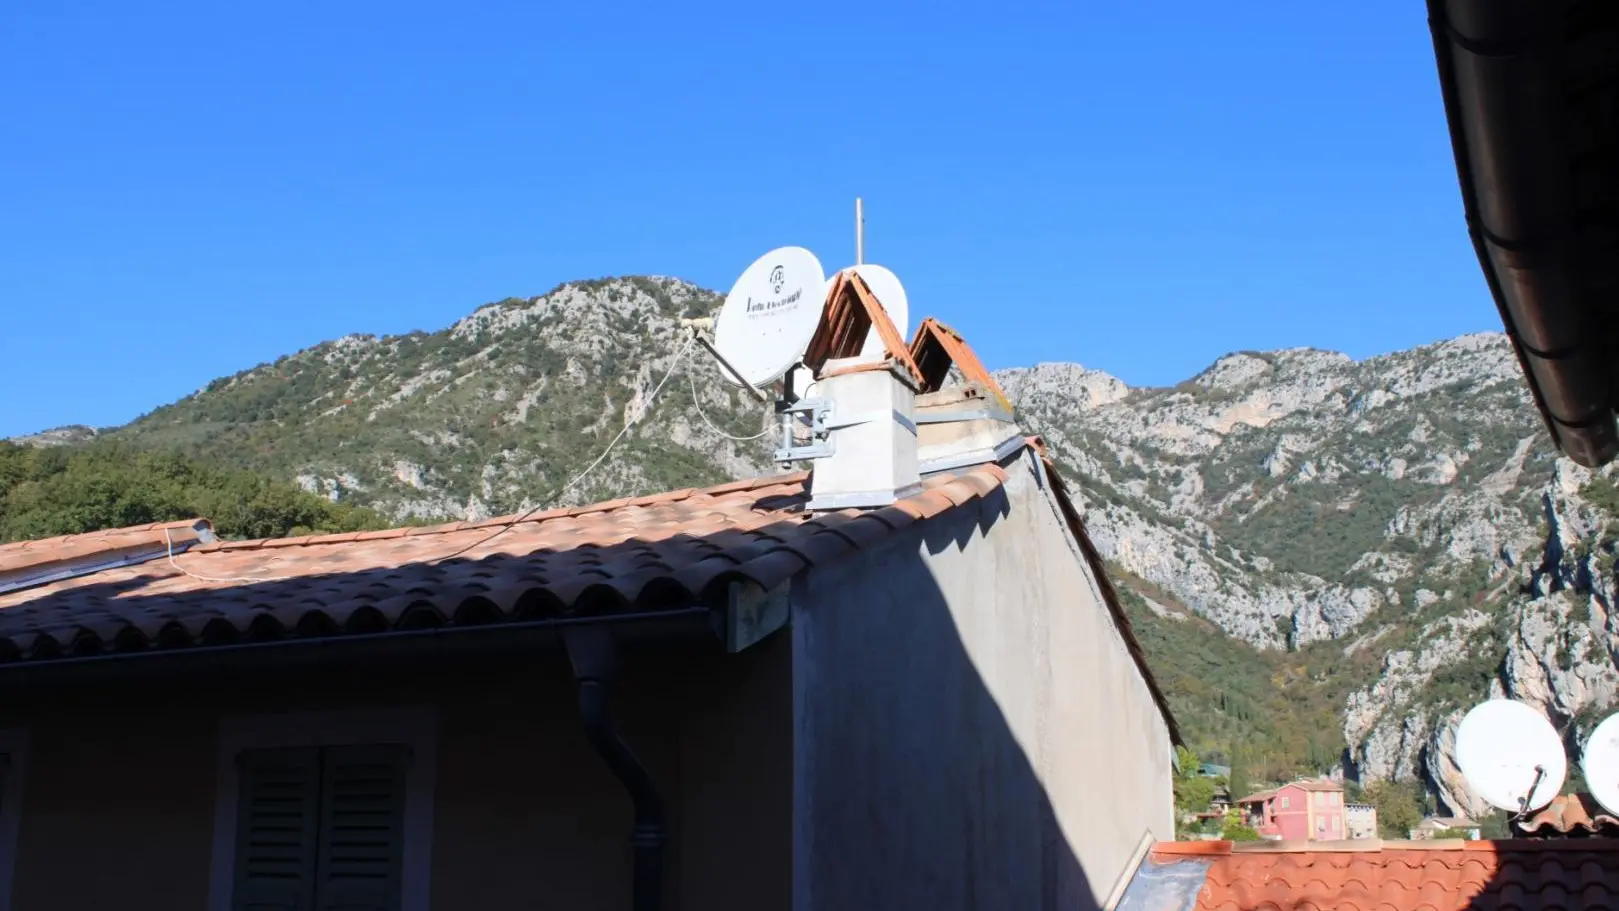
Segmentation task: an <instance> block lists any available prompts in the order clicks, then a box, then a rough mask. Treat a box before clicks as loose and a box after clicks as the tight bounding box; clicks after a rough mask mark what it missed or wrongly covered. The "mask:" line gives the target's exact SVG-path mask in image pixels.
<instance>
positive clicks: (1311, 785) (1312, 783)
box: [1276, 778, 1344, 794]
mask: <svg viewBox="0 0 1619 911" xmlns="http://www.w3.org/2000/svg"><path fill="white" fill-rule="evenodd" d="M1282 788H1298V789H1299V790H1300V791H1325V792H1327V793H1330V794H1335V793H1337V792H1339V791H1342V790H1343V789H1344V786H1343V785H1341V784H1339V783H1338V782H1336V781H1328V780H1326V779H1322V778H1308V779H1305V780H1303V781H1290V782H1288V783H1287V784H1284V785H1282ZM1282 788H1277V789H1276V790H1278V791H1280V790H1281V789H1282Z"/></svg>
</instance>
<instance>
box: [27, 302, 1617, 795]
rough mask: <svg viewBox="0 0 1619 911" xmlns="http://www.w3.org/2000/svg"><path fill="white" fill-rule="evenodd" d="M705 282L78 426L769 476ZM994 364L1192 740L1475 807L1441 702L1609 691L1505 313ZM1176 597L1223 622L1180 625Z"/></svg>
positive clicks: (1564, 709)
mask: <svg viewBox="0 0 1619 911" xmlns="http://www.w3.org/2000/svg"><path fill="white" fill-rule="evenodd" d="M719 302H720V297H719V295H717V294H716V293H714V292H712V291H708V290H706V289H702V288H699V287H697V286H695V285H691V284H689V283H686V282H682V281H680V280H678V279H673V278H668V277H644V276H643V277H629V278H613V279H598V280H592V281H588V282H572V283H565V284H563V285H561V286H558V287H557V288H555V289H553V290H552V291H551V292H548V293H547V294H544V295H537V296H534V297H528V298H508V299H505V300H502V301H497V302H493V303H490V304H486V305H483V306H481V307H478V308H477V309H475V310H474V311H472V312H471V313H469V314H468V315H467V316H466V317H463V318H462V319H460V320H457V321H456V322H455V323H454V324H452V325H451V326H449V327H446V328H444V329H441V330H438V331H436V332H414V333H409V334H406V335H399V336H380V337H379V336H370V335H357V334H356V335H348V336H344V337H343V338H340V339H335V340H332V341H329V342H323V343H321V344H319V345H315V346H312V347H310V348H306V349H304V350H302V351H299V352H295V353H293V354H289V355H286V356H284V357H282V358H279V359H277V360H276V361H274V362H272V363H268V364H262V365H259V366H257V367H254V368H250V369H248V370H244V371H240V372H238V373H237V374H234V375H232V376H230V377H221V378H219V379H217V380H215V381H213V382H212V383H210V384H208V385H207V386H205V387H204V388H203V389H201V390H199V391H198V392H196V393H194V394H192V395H190V396H186V397H185V398H182V399H180V400H178V401H176V402H174V403H171V404H169V405H165V406H162V407H160V408H157V409H154V410H153V411H152V412H151V413H149V414H147V415H144V416H142V417H141V418H138V419H137V420H135V421H133V422H131V423H130V424H127V425H124V426H122V427H118V428H110V429H106V430H104V431H98V432H97V433H96V434H94V435H95V436H98V437H103V436H104V437H110V438H112V439H113V440H116V441H119V442H122V443H127V444H130V445H134V446H139V447H147V448H162V449H177V450H180V451H182V452H185V453H188V454H191V455H195V456H199V457H207V458H212V459H218V460H222V461H224V462H225V463H227V464H230V465H232V466H236V467H241V468H248V469H253V470H256V471H261V472H264V473H265V474H267V475H270V476H273V477H279V478H283V479H286V480H291V481H294V482H296V483H297V484H299V485H300V486H301V487H303V488H304V489H305V490H308V491H311V492H314V493H318V494H320V495H321V496H324V497H327V498H328V499H330V500H334V501H340V502H345V503H352V504H355V505H359V506H364V507H370V508H375V509H378V510H380V511H382V512H384V513H386V514H388V515H391V516H393V517H394V518H395V519H398V520H406V519H425V518H438V517H463V518H482V517H485V516H488V515H492V514H499V513H515V512H519V511H521V510H523V509H527V508H531V507H533V506H535V505H540V504H542V503H548V502H555V503H557V504H564V503H567V504H576V503H582V502H589V501H593V500H604V499H612V498H615V497H618V496H625V495H634V494H641V493H651V492H655V491H658V490H664V489H673V488H678V487H685V486H697V485H701V484H707V483H717V482H721V481H724V480H729V479H731V478H737V477H748V476H752V475H756V474H760V473H765V472H769V471H772V470H774V466H773V463H772V461H771V457H770V456H771V450H772V448H773V445H772V442H771V441H770V440H769V439H768V434H767V435H766V437H767V438H766V439H757V440H747V439H733V437H747V436H751V435H754V434H756V433H757V432H758V431H760V430H761V429H763V424H762V413H761V410H760V409H759V407H758V406H757V404H756V403H753V402H752V401H751V400H748V399H746V398H744V397H743V396H742V395H741V394H739V393H738V392H737V391H735V390H734V389H732V388H731V387H729V386H726V385H724V384H722V383H715V382H713V381H712V378H713V377H714V376H715V375H717V370H716V368H714V367H713V366H712V365H711V364H709V363H707V362H706V361H705V360H703V359H700V358H698V357H696V356H694V353H693V352H691V351H687V352H685V360H684V362H683V363H681V364H679V365H677V364H676V359H677V353H678V344H679V342H678V338H679V336H678V331H677V329H678V321H679V319H680V318H682V317H684V316H694V315H703V314H706V313H708V312H710V311H712V310H713V309H714V308H715V307H717V306H718V304H719ZM677 366H678V367H679V368H680V369H679V370H676V372H675V373H674V375H673V379H671V380H670V382H669V384H668V385H667V386H666V387H664V388H663V390H662V392H661V393H660V394H659V396H660V397H659V399H658V400H657V402H655V403H654V409H653V411H652V414H651V416H650V417H649V418H648V419H647V420H645V421H643V422H642V423H640V424H639V425H638V426H636V427H635V428H634V429H633V430H632V431H630V432H627V433H625V434H624V435H623V439H622V441H621V442H619V443H618V445H617V447H616V448H614V449H613V451H612V453H611V454H610V456H609V457H607V458H606V459H605V460H603V461H602V463H601V465H600V467H599V468H597V469H595V470H594V471H593V472H590V473H589V474H588V476H587V477H585V479H584V480H582V481H580V482H579V483H577V484H575V485H574V486H572V487H571V488H567V489H564V487H565V486H566V484H567V482H568V481H569V480H570V479H572V478H574V477H575V476H576V475H577V474H578V473H579V472H580V471H581V470H582V469H584V468H585V467H586V466H587V465H589V464H591V463H592V461H593V460H594V459H595V458H596V457H597V456H598V454H600V453H601V452H602V451H603V450H604V449H606V448H607V446H608V443H609V441H610V440H612V439H613V438H614V437H615V435H617V434H618V433H619V432H620V430H621V429H622V428H623V426H624V424H625V422H626V421H627V420H629V419H630V418H632V417H635V416H636V415H639V414H641V413H642V412H643V410H644V409H645V407H646V405H647V403H648V397H649V395H650V394H651V393H652V391H653V389H654V387H655V386H656V385H657V383H658V382H659V381H660V380H661V379H662V378H663V377H664V376H665V374H666V372H668V371H670V370H672V369H674V368H676V367H677ZM995 376H996V377H997V380H998V381H999V382H1000V383H1001V384H1002V386H1003V387H1004V388H1005V390H1006V392H1007V394H1008V396H1009V398H1010V399H1011V400H1012V401H1013V403H1014V405H1015V407H1016V409H1017V413H1018V419H1019V421H1020V422H1021V423H1022V424H1023V426H1024V428H1025V429H1026V430H1028V431H1030V432H1036V433H1039V434H1041V435H1042V436H1043V437H1044V438H1045V439H1046V442H1047V445H1048V446H1049V447H1050V449H1051V452H1052V453H1053V456H1054V457H1055V458H1056V459H1057V461H1058V463H1059V465H1060V466H1061V468H1062V470H1063V472H1064V474H1065V475H1067V476H1068V477H1069V478H1070V479H1071V480H1072V481H1073V484H1072V487H1073V488H1074V490H1075V492H1076V495H1077V496H1078V497H1079V498H1080V500H1081V502H1082V504H1083V505H1082V508H1083V509H1084V511H1085V514H1086V521H1087V523H1088V524H1089V526H1090V529H1091V533H1092V536H1093V538H1094V539H1095V540H1096V543H1097V545H1098V547H1099V548H1100V549H1101V550H1102V552H1103V554H1104V556H1106V558H1107V559H1108V560H1109V561H1110V565H1111V566H1112V567H1114V569H1115V570H1116V572H1117V574H1118V575H1119V576H1120V578H1121V579H1123V580H1124V581H1125V584H1126V588H1127V589H1128V590H1129V593H1130V598H1129V600H1130V602H1131V603H1130V607H1131V612H1132V618H1133V619H1135V620H1136V622H1138V623H1139V624H1141V625H1143V626H1146V627H1150V628H1151V630H1152V635H1151V636H1149V637H1148V638H1152V639H1154V641H1159V642H1161V643H1171V642H1173V643H1177V644H1176V645H1175V646H1173V647H1176V648H1187V647H1192V645H1194V644H1196V645H1199V647H1202V648H1204V649H1205V650H1206V651H1207V654H1205V655H1204V658H1203V659H1201V663H1200V665H1199V666H1200V667H1203V668H1204V669H1205V670H1204V671H1203V672H1202V673H1203V676H1205V677H1207V676H1209V675H1214V676H1218V677H1220V679H1218V680H1209V679H1194V678H1191V677H1188V676H1186V675H1184V674H1177V675H1176V676H1177V679H1179V680H1180V683H1179V685H1180V686H1181V687H1182V689H1181V690H1180V691H1179V695H1178V697H1177V698H1178V700H1179V701H1178V702H1177V705H1178V711H1179V712H1191V713H1195V714H1196V715H1197V716H1198V719H1197V721H1196V722H1195V723H1193V724H1191V725H1188V726H1187V729H1188V731H1189V735H1190V736H1192V737H1193V738H1194V739H1195V740H1197V741H1198V742H1197V743H1195V744H1194V746H1195V747H1196V748H1197V749H1198V750H1199V751H1200V752H1203V753H1205V754H1207V755H1210V756H1216V757H1225V758H1230V757H1231V756H1232V755H1238V754H1244V753H1258V754H1263V755H1267V756H1268V755H1271V752H1270V745H1271V744H1283V746H1279V747H1277V748H1276V752H1277V753H1279V754H1280V755H1281V756H1282V757H1283V758H1281V759H1279V760H1275V764H1274V765H1273V767H1271V768H1268V769H1266V771H1267V772H1274V773H1277V775H1278V776H1279V775H1280V774H1281V773H1288V774H1292V773H1300V772H1331V771H1333V770H1334V769H1341V770H1342V771H1344V772H1345V773H1346V774H1348V775H1349V776H1350V777H1355V778H1361V779H1364V780H1380V779H1395V780H1411V781H1418V782H1420V783H1422V784H1423V786H1424V787H1426V788H1427V789H1428V790H1429V791H1430V792H1431V793H1432V794H1433V795H1434V796H1435V798H1436V799H1437V800H1438V801H1439V802H1440V803H1441V804H1442V805H1443V806H1444V807H1445V808H1447V809H1449V810H1451V811H1453V812H1459V813H1468V812H1480V811H1481V810H1482V808H1481V807H1480V806H1479V804H1478V803H1477V801H1476V800H1475V799H1473V798H1472V797H1471V795H1469V794H1467V793H1466V789H1465V787H1464V786H1463V785H1462V784H1461V782H1460V778H1459V775H1458V774H1457V773H1456V770H1455V763H1454V743H1453V733H1451V732H1452V731H1453V728H1454V723H1455V719H1456V717H1457V716H1458V712H1459V711H1460V709H1462V708H1464V707H1465V706H1466V705H1468V704H1471V702H1472V701H1476V700H1478V699H1481V698H1484V697H1485V696H1487V695H1489V694H1491V693H1496V694H1503V695H1512V696H1514V697H1515V698H1521V699H1524V700H1525V701H1527V702H1530V703H1531V704H1534V705H1536V706H1537V707H1538V708H1540V709H1541V710H1542V711H1544V712H1545V713H1546V714H1547V715H1548V717H1551V718H1553V720H1554V721H1556V722H1557V723H1559V724H1561V725H1563V726H1564V727H1565V728H1566V729H1567V730H1568V731H1569V732H1570V734H1569V737H1570V740H1571V744H1573V745H1574V746H1576V747H1577V746H1578V743H1579V742H1580V738H1581V737H1582V736H1583V735H1584V734H1585V733H1588V731H1589V725H1590V723H1591V722H1592V719H1593V713H1596V712H1600V711H1603V710H1606V709H1607V708H1608V707H1610V706H1612V705H1613V704H1614V702H1615V694H1616V692H1619V673H1616V672H1615V670H1614V661H1613V655H1614V654H1615V651H1616V649H1619V619H1610V618H1611V614H1610V610H1609V607H1610V605H1611V604H1612V603H1613V602H1612V594H1613V590H1614V587H1615V586H1614V583H1613V556H1614V539H1615V528H1616V525H1615V515H1616V514H1619V496H1616V495H1614V494H1613V485H1612V482H1611V480H1610V479H1609V474H1608V473H1605V472H1598V473H1592V472H1589V471H1587V470H1585V469H1581V468H1579V467H1578V466H1575V465H1574V464H1573V463H1572V462H1570V461H1568V460H1566V459H1562V458H1560V457H1559V456H1558V454H1557V453H1556V452H1555V451H1553V450H1552V448H1551V446H1550V443H1549V441H1548V440H1547V438H1546V436H1545V434H1544V432H1543V430H1542V429H1541V428H1540V426H1539V423H1538V416H1537V414H1536V412H1535V410H1534V408H1533V405H1532V404H1531V403H1530V401H1529V397H1528V394H1527V392H1526V390H1525V388H1524V384H1523V381H1522V377H1521V375H1520V374H1519V373H1518V366H1517V363H1516V360H1515V359H1514V358H1513V356H1512V353H1511V349H1510V346H1509V345H1508V344H1507V343H1506V340H1505V338H1504V336H1502V335H1501V334H1499V333H1470V334H1467V335H1463V336H1459V337H1457V338H1454V339H1448V340H1443V341H1440V342H1435V343H1432V344H1429V345H1424V346H1419V347H1417V348H1414V349H1410V350H1407V351H1400V352H1389V353H1385V354H1379V355H1373V356H1369V357H1365V358H1361V359H1358V360H1357V359H1354V358H1351V357H1349V356H1348V355H1345V354H1342V353H1339V352H1333V351H1326V350H1323V349H1318V348H1310V347H1295V348H1287V349H1280V350H1276V351H1239V352H1233V353H1230V354H1227V355H1223V356H1221V357H1219V358H1216V359H1215V360H1214V361H1213V362H1212V363H1211V364H1209V365H1208V366H1207V367H1206V368H1204V369H1203V370H1202V371H1200V372H1198V373H1197V374H1195V375H1194V376H1192V377H1190V378H1188V379H1186V380H1184V381H1182V382H1180V383H1177V384H1176V385H1174V386H1169V387H1131V386H1129V385H1128V384H1126V383H1125V382H1123V381H1122V380H1120V379H1119V378H1117V377H1115V376H1112V375H1110V374H1107V373H1105V372H1103V371H1099V370H1094V369H1090V368H1086V367H1084V366H1082V365H1079V364H1074V363H1067V362H1045V363H1041V364H1036V365H1034V366H1031V367H1012V368H1006V369H1002V370H998V371H995ZM699 402H700V403H701V410H699V409H698V407H697V404H698V403H699ZM58 436H59V437H62V436H63V435H62V434H58ZM49 442H50V441H49V440H42V441H40V443H39V444H40V445H43V444H47V443H49ZM58 444H60V445H75V444H76V440H75V439H74V438H73V434H71V433H68V434H66V435H65V437H64V439H62V440H60V441H58ZM548 498H549V499H548ZM1193 618H1196V622H1197V623H1207V624H1210V625H1211V626H1212V628H1213V629H1215V630H1218V631H1219V636H1217V637H1214V638H1212V639H1211V638H1210V637H1209V636H1203V637H1202V640H1204V641H1203V642H1201V643H1192V642H1190V641H1188V640H1187V639H1186V636H1185V635H1184V634H1185V631H1186V630H1187V629H1191V628H1192V627H1189V626H1186V624H1189V623H1192V622H1193ZM1226 640H1229V641H1226ZM1553 646H1555V648H1553ZM1164 647H1170V646H1167V645H1166V646H1164ZM1547 649H1551V654H1552V657H1551V658H1550V659H1548V658H1546V657H1545V654H1544V653H1546V650H1547ZM1159 660H1160V661H1164V660H1167V659H1165V658H1162V657H1161V658H1160V659H1159ZM1284 721H1285V722H1286V723H1283V722H1284ZM1295 728H1309V729H1310V730H1309V731H1306V732H1305V733H1303V734H1300V733H1298V732H1297V731H1296V730H1294V729H1295ZM1447 738H1449V739H1447ZM1253 758H1254V760H1255V761H1258V756H1257V755H1256V756H1255V757H1253Z"/></svg>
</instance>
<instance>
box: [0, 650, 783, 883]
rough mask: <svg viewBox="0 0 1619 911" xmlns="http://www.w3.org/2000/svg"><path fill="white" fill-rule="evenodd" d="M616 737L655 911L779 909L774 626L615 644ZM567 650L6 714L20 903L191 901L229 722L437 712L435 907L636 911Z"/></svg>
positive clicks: (30, 707)
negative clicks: (661, 806)
mask: <svg viewBox="0 0 1619 911" xmlns="http://www.w3.org/2000/svg"><path fill="white" fill-rule="evenodd" d="M625 670H626V679H625V680H624V683H623V686H622V687H621V691H620V695H619V699H618V701H617V703H616V705H617V708H618V709H619V711H620V714H621V716H622V721H623V727H624V730H625V736H626V739H627V740H628V741H629V742H630V744H631V746H632V748H633V749H635V750H636V752H637V753H638V754H639V755H640V757H641V758H642V759H643V761H644V762H646V763H647V765H648V766H649V767H650V768H651V769H652V771H653V774H654V776H655V777H656V779H657V780H658V782H659V784H660V785H661V786H662V787H663V790H664V795H665V799H666V801H667V804H668V812H669V815H670V821H671V827H672V835H673V839H672V842H671V846H670V849H669V855H670V856H669V859H668V864H667V869H668V877H669V882H668V897H669V904H668V907H669V908H670V909H671V911H678V909H711V908H720V909H726V908H730V909H738V911H742V909H749V911H751V909H757V908H770V907H785V906H786V904H787V902H788V889H789V877H790V862H791V861H790V856H791V847H790V837H791V829H790V825H789V822H788V814H789V813H790V811H791V788H790V784H789V781H790V775H789V773H788V771H787V770H788V765H789V763H790V761H791V757H790V744H791V728H790V725H791V713H790V697H789V683H788V681H789V678H790V673H791V671H790V662H789V659H788V648H787V642H786V640H785V637H778V638H777V639H775V640H771V641H768V642H765V643H762V644H761V645H760V646H759V647H758V648H756V649H754V650H751V651H750V652H749V653H747V654H744V655H738V656H734V657H732V658H728V659H727V658H717V659H700V660H697V661H692V660H688V659H681V658H674V659H669V660H663V659H651V658H648V659H644V660H643V659H636V658H626V662H625ZM572 692H573V691H572V683H571V680H570V679H569V678H568V677H567V675H566V673H565V670H564V668H563V665H562V663H561V661H560V660H559V659H558V658H555V657H552V658H550V659H548V660H546V661H544V662H530V663H528V664H526V665H522V666H512V665H497V666H488V665H479V666H457V667H445V668H438V669H433V668H414V669H411V670H410V671H408V672H406V673H378V672H371V671H366V670H363V669H355V670H353V671H350V672H347V673H340V674H328V675H320V676H314V677H310V676H307V675H305V676H291V675H283V676H271V677H267V678H259V679H257V680H256V681H251V682H244V681H234V682H231V683H229V684H223V683H211V682H206V681H190V682H187V683H184V684H180V685H125V686H118V687H102V688H98V689H97V690H95V691H93V692H89V693H87V694H85V695H83V696H80V697H73V696H65V695H56V696H48V697H47V696H34V697H30V698H29V699H27V700H26V701H18V700H12V701H11V702H10V705H9V706H7V707H4V708H0V727H10V726H24V727H26V728H27V729H28V732H29V750H28V768H27V774H26V780H25V781H24V785H23V791H24V794H23V804H22V819H21V829H20V838H19V848H18V856H17V860H16V873H15V885H14V891H13V895H14V904H13V907H14V908H17V909H19V911H21V909H27V911H53V909H61V911H70V909H71V911H82V909H86V908H121V909H131V911H142V909H150V911H204V909H206V908H207V906H208V892H209V868H210V859H211V852H212V842H213V823H214V806H215V790H216V766H217V757H218V746H217V744H218V740H217V737H216V734H217V732H218V730H219V726H220V720H221V719H222V718H223V717H225V716H227V715H238V714H242V713H252V712H256V711H294V710H309V711H330V710H332V709H337V708H364V707H367V706H376V707H391V706H405V707H420V706H430V707H432V709H433V712H434V714H435V715H436V717H437V728H438V735H437V749H436V754H437V758H436V763H437V775H436V792H437V793H436V800H435V801H434V804H435V811H434V820H433V844H432V862H431V865H432V872H431V892H430V894H431V897H432V902H431V908H432V909H433V911H458V909H466V911H474V909H476V911H500V909H512V911H516V909H532V908H541V907H554V908H615V907H628V904H629V877H630V851H629V846H628V835H629V828H630V821H631V815H630V804H629V800H628V798H627V797H626V796H625V794H624V791H623V789H622V787H621V786H620V785H619V784H618V782H617V781H616V780H615V779H613V778H612V776H611V775H610V774H609V773H608V772H607V770H606V769H605V768H604V767H603V765H602V763H601V761H600V760H599V759H598V758H597V757H596V755H595V754H594V753H593V752H592V751H591V749H590V747H589V745H588V744H587V743H586V741H585V740H584V737H583V735H582V734H581V733H580V728H579V723H578V716H577V713H576V710H575V707H574V702H573V696H572Z"/></svg>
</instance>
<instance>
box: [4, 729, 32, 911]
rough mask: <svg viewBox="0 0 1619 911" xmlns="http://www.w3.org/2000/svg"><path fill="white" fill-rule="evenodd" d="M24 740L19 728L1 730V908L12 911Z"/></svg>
mask: <svg viewBox="0 0 1619 911" xmlns="http://www.w3.org/2000/svg"><path fill="white" fill-rule="evenodd" d="M27 744H28V737H27V735H26V734H25V733H24V732H22V731H21V730H0V911H11V874H12V870H13V867H14V863H15V861H16V858H17V829H18V823H19V821H20V820H21V814H20V812H19V811H20V810H21V808H22V787H23V766H24V763H25V761H26V758H27V757H26V753H27V749H26V747H27Z"/></svg>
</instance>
